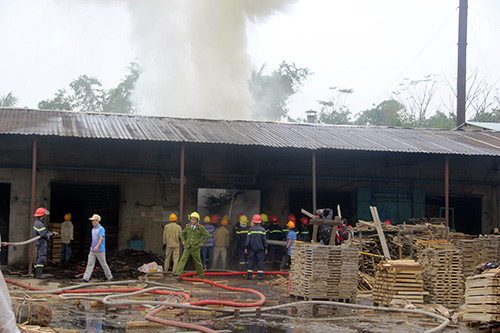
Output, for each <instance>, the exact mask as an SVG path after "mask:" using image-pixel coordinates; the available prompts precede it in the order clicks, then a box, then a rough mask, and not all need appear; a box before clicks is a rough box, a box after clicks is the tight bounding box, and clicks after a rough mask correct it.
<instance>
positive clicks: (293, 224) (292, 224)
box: [286, 221, 295, 229]
mask: <svg viewBox="0 0 500 333" xmlns="http://www.w3.org/2000/svg"><path fill="white" fill-rule="evenodd" d="M286 226H287V227H288V228H290V229H293V228H295V223H293V222H292V221H288V223H287V224H286Z"/></svg>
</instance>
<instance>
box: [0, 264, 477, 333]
mask: <svg viewBox="0 0 500 333" xmlns="http://www.w3.org/2000/svg"><path fill="white" fill-rule="evenodd" d="M5 278H6V279H12V280H16V281H19V282H22V283H25V284H29V285H32V286H34V287H39V288H43V289H55V288H58V287H65V286H69V285H74V284H75V283H77V281H76V280H74V279H61V278H57V279H54V278H52V279H51V278H49V279H46V280H37V279H33V278H31V277H22V276H19V275H17V276H9V275H7V274H6V276H5ZM148 279H149V280H151V281H155V282H160V283H165V284H167V285H169V286H171V287H181V288H184V289H185V290H186V291H187V292H189V294H190V296H191V299H192V300H196V299H198V300H203V299H227V300H236V301H243V302H244V301H246V300H250V299H251V300H255V299H256V296H254V295H251V294H247V293H238V292H228V291H224V290H221V289H219V288H216V287H212V286H209V285H206V284H202V283H194V282H185V281H184V282H179V281H177V280H175V279H174V278H173V277H170V276H164V275H156V276H155V275H151V276H150V277H149V278H148ZM210 279H211V280H212V281H217V282H220V283H222V284H228V285H230V286H235V287H241V288H252V289H255V290H257V291H259V292H261V293H263V294H264V295H265V297H266V300H267V302H266V306H268V305H277V304H284V303H290V302H295V301H297V300H298V299H296V298H293V297H289V296H288V293H287V283H286V279H284V278H279V277H268V278H267V279H266V280H265V281H257V280H252V281H247V280H244V279H242V278H241V276H235V277H211V278H210ZM98 280H99V279H94V280H92V281H91V282H101V281H98ZM139 286H140V287H145V285H141V284H140V283H139V284H136V285H134V287H139ZM129 287H132V285H129ZM9 288H14V287H12V286H11V285H9ZM18 297H20V298H22V295H21V294H17V295H16V298H15V299H14V300H15V301H21V299H20V298H18ZM30 297H31V298H32V299H41V298H43V299H45V300H46V301H43V302H45V304H48V305H49V306H50V308H51V309H52V321H51V323H50V327H52V328H55V329H57V328H64V329H72V330H77V331H78V332H148V333H153V332H179V331H181V330H180V329H178V328H172V327H167V326H163V327H144V328H141V327H129V325H128V324H127V323H130V322H139V321H142V322H145V319H144V315H145V314H146V309H144V308H143V309H141V308H137V307H135V308H133V309H131V308H130V306H123V307H118V306H105V305H103V304H101V303H100V302H96V301H92V300H78V299H71V300H67V299H61V298H60V297H59V296H57V295H47V294H43V295H40V294H37V295H31V296H30ZM161 297H162V296H158V295H150V294H147V295H141V296H140V297H139V296H137V297H134V299H151V300H158V299H159V298H161ZM356 302H357V303H360V304H366V305H371V300H370V296H369V295H359V297H358V299H357V301H356ZM147 311H149V310H147ZM180 312H183V311H181V310H179V309H177V310H175V309H171V310H167V311H164V312H161V313H159V314H158V317H160V318H164V319H169V320H175V321H182V322H191V323H203V324H204V325H205V326H207V327H210V328H212V329H215V330H223V331H226V332H256V333H258V332H294V333H302V332H304V333H313V332H315V333H316V332H318V333H320V332H321V333H324V332H424V331H426V330H429V329H432V328H433V327H435V326H437V325H439V323H438V322H437V321H435V320H433V319H430V318H425V317H422V316H412V315H405V314H396V313H395V314H382V313H378V312H377V313H375V312H372V311H356V310H351V309H347V308H335V307H331V306H320V307H318V308H317V315H316V316H314V315H313V309H312V306H310V305H309V306H303V307H302V306H301V307H298V308H297V314H296V317H295V318H287V316H290V317H291V316H292V313H291V311H290V310H281V311H275V312H273V313H272V314H273V315H274V316H276V317H273V318H268V317H265V318H264V317H263V318H260V319H259V318H256V317H252V318H243V317H241V318H239V319H234V318H232V319H221V317H224V316H225V315H219V316H218V317H212V316H211V314H210V312H208V311H207V312H200V311H198V312H197V311H188V312H187V313H180ZM146 324H150V323H146ZM150 326H151V325H150ZM478 331H479V330H478V329H477V328H468V327H465V326H464V325H454V326H452V327H451V328H447V329H446V330H445V331H444V332H478Z"/></svg>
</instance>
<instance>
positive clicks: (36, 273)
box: [35, 267, 46, 279]
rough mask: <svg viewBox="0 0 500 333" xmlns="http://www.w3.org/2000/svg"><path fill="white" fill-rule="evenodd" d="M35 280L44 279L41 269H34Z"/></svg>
mask: <svg viewBox="0 0 500 333" xmlns="http://www.w3.org/2000/svg"><path fill="white" fill-rule="evenodd" d="M35 278H37V279H46V277H44V276H43V267H37V268H35Z"/></svg>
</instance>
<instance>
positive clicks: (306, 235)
mask: <svg viewBox="0 0 500 333" xmlns="http://www.w3.org/2000/svg"><path fill="white" fill-rule="evenodd" d="M311 234H312V233H311V227H310V226H309V220H308V219H307V217H303V218H301V219H300V230H299V234H298V237H297V240H299V241H302V242H307V243H309V242H311Z"/></svg>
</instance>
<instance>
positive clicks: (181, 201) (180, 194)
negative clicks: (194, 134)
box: [179, 145, 185, 223]
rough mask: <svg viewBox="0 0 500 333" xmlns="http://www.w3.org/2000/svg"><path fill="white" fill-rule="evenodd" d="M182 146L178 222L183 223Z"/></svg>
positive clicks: (182, 147) (182, 152)
mask: <svg viewBox="0 0 500 333" xmlns="http://www.w3.org/2000/svg"><path fill="white" fill-rule="evenodd" d="M184 156H185V155H184V145H181V175H180V179H179V187H180V188H179V222H180V223H182V221H184Z"/></svg>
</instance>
